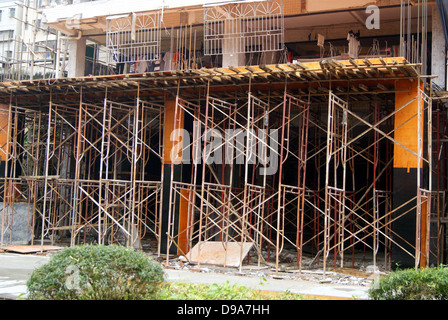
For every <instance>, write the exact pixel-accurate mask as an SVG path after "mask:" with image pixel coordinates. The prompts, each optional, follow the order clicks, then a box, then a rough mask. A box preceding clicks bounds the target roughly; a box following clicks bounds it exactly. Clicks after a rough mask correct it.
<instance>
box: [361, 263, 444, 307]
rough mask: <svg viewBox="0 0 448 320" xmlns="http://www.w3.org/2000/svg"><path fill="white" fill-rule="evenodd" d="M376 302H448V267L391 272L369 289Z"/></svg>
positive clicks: (370, 295)
mask: <svg viewBox="0 0 448 320" xmlns="http://www.w3.org/2000/svg"><path fill="white" fill-rule="evenodd" d="M369 297H370V298H372V299H375V300H447V299H448V267H446V266H443V265H442V266H439V267H436V268H424V269H417V270H415V269H404V270H396V271H394V272H391V273H390V274H388V275H387V276H385V277H383V278H381V279H380V280H379V281H378V282H377V283H375V284H374V285H373V286H372V287H371V288H370V289H369Z"/></svg>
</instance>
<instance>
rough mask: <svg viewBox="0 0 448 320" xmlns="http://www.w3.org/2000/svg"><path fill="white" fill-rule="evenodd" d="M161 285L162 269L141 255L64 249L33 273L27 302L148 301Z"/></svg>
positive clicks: (107, 248) (97, 247)
mask: <svg viewBox="0 0 448 320" xmlns="http://www.w3.org/2000/svg"><path fill="white" fill-rule="evenodd" d="M163 281H164V271H163V269H162V267H161V266H160V265H159V264H158V263H157V262H156V261H154V260H153V259H151V258H150V257H147V256H146V255H145V254H144V253H143V252H140V251H136V250H135V249H133V248H126V247H122V246H117V245H109V246H102V245H81V246H75V247H70V248H65V249H63V250H61V251H60V252H58V253H56V254H55V255H54V256H52V257H51V259H50V261H49V262H48V263H46V264H45V265H43V266H41V267H40V268H38V269H36V270H34V272H33V273H32V274H31V277H30V279H29V280H28V282H27V289H28V298H29V299H39V300H40V299H44V300H138V299H148V298H151V296H152V295H154V293H155V292H156V291H157V290H158V288H159V287H160V284H161V283H162V282H163Z"/></svg>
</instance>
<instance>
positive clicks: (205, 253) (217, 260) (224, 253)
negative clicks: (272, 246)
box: [187, 241, 254, 267]
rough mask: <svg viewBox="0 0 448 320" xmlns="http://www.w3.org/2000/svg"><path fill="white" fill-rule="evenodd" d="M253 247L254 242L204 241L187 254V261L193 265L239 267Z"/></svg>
mask: <svg viewBox="0 0 448 320" xmlns="http://www.w3.org/2000/svg"><path fill="white" fill-rule="evenodd" d="M253 245H254V243H253V242H244V243H243V244H241V243H240V242H227V243H225V242H221V241H203V242H199V243H198V244H196V245H195V246H194V247H193V249H191V250H190V251H189V252H188V253H187V259H188V260H189V261H190V262H191V263H199V262H200V263H201V264H202V263H203V264H211V265H219V266H224V267H239V266H240V264H241V261H240V259H241V258H242V260H244V258H245V257H246V256H247V254H248V253H249V251H250V249H251V248H252V247H253ZM241 250H242V252H241Z"/></svg>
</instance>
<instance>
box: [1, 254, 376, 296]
mask: <svg viewBox="0 0 448 320" xmlns="http://www.w3.org/2000/svg"><path fill="white" fill-rule="evenodd" d="M49 258H50V255H49V254H47V255H38V254H15V253H9V252H3V253H0V298H3V299H16V298H20V297H26V281H27V280H28V278H29V276H30V275H31V273H32V271H33V270H34V269H35V268H37V267H39V266H40V265H42V264H44V263H46V262H47V261H48V260H49ZM165 271H166V275H167V281H182V282H189V283H208V284H210V283H225V282H227V281H228V282H229V283H230V284H235V283H236V284H239V285H243V286H246V287H248V288H255V289H259V290H266V291H279V292H282V291H290V292H292V293H301V294H305V295H311V296H316V297H318V298H319V297H320V298H323V299H328V300H330V299H347V298H348V299H351V298H355V299H368V294H367V291H368V289H369V286H368V285H349V284H342V283H334V281H333V282H330V281H328V283H324V282H325V281H319V280H318V281H310V280H304V279H302V278H303V277H302V278H298V277H285V276H283V277H282V276H278V275H277V276H275V275H273V274H266V273H261V272H258V273H257V272H256V270H252V271H253V272H246V274H244V275H238V273H237V272H233V273H232V272H223V271H222V270H220V271H219V272H216V271H214V269H213V268H207V267H203V268H201V270H199V271H194V270H192V269H186V268H183V269H182V268H181V269H178V270H176V269H172V268H166V269H165ZM324 280H325V279H324Z"/></svg>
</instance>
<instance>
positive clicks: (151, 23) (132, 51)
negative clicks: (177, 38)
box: [106, 11, 161, 72]
mask: <svg viewBox="0 0 448 320" xmlns="http://www.w3.org/2000/svg"><path fill="white" fill-rule="evenodd" d="M160 23H161V13H160V11H157V12H151V13H143V14H135V13H133V14H130V15H128V16H125V17H117V18H112V19H108V23H107V34H106V37H107V49H108V51H109V60H108V62H109V63H110V64H117V65H119V64H125V63H127V64H133V66H134V68H135V71H137V64H138V63H145V62H152V61H158V60H160V40H161V28H160ZM132 71H133V70H131V72H132Z"/></svg>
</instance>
